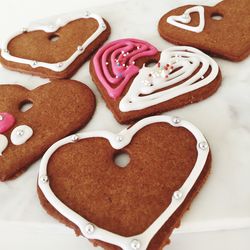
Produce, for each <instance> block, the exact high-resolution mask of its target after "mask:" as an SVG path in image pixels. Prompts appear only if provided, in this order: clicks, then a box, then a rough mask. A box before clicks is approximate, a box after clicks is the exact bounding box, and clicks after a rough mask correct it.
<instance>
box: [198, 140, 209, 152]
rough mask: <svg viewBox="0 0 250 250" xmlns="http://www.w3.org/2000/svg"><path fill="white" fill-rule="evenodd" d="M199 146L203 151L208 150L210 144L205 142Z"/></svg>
mask: <svg viewBox="0 0 250 250" xmlns="http://www.w3.org/2000/svg"><path fill="white" fill-rule="evenodd" d="M198 146H199V148H200V149H202V150H206V149H208V144H207V142H205V141H202V142H200V143H199V144H198Z"/></svg>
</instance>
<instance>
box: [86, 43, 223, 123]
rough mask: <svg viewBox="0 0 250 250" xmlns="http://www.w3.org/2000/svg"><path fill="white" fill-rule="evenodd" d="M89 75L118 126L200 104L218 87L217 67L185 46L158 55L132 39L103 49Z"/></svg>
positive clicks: (144, 44)
mask: <svg viewBox="0 0 250 250" xmlns="http://www.w3.org/2000/svg"><path fill="white" fill-rule="evenodd" d="M152 62H154V64H153V63H152ZM90 73H91V75H92V79H93V81H94V82H95V84H96V85H97V87H98V89H99V90H100V92H101V94H102V96H103V98H104V100H105V101H106V103H107V105H108V107H109V108H110V109H111V111H112V112H113V114H114V116H115V117H116V119H117V120H118V121H119V122H120V123H129V122H131V121H134V120H138V119H140V118H143V117H145V116H149V115H152V114H158V113H160V112H164V111H169V110H171V109H175V108H179V107H182V106H185V105H187V104H190V103H194V102H198V101H201V100H203V99H205V98H207V97H208V96H210V95H212V94H213V93H214V92H215V91H216V90H217V89H218V87H219V86H220V83H221V73H220V70H219V67H218V65H217V63H216V62H215V61H214V60H213V59H212V58H210V57H209V56H207V55H206V54H204V53H203V52H201V51H199V50H197V49H195V48H192V47H187V46H186V47H184V46H179V47H172V48H168V49H166V50H164V51H162V52H158V51H157V49H156V48H155V47H154V46H152V45H151V44H149V43H147V42H144V41H141V40H138V39H122V40H117V41H114V42H111V43H108V44H106V45H104V46H103V47H102V48H101V49H99V50H98V52H97V53H96V54H95V56H94V57H93V59H92V61H91V63H90Z"/></svg>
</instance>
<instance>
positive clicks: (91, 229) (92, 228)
mask: <svg viewBox="0 0 250 250" xmlns="http://www.w3.org/2000/svg"><path fill="white" fill-rule="evenodd" d="M94 231H95V226H94V225H93V224H91V223H88V224H87V225H86V226H85V232H86V233H87V234H92V233H94Z"/></svg>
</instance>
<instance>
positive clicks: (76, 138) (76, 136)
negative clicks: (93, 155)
mask: <svg viewBox="0 0 250 250" xmlns="http://www.w3.org/2000/svg"><path fill="white" fill-rule="evenodd" d="M71 141H72V142H77V141H79V136H78V135H72V137H71Z"/></svg>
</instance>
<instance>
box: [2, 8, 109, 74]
mask: <svg viewBox="0 0 250 250" xmlns="http://www.w3.org/2000/svg"><path fill="white" fill-rule="evenodd" d="M109 35H110V26H109V24H108V23H107V22H106V21H105V20H103V19H102V17H100V16H98V15H96V14H94V13H90V12H88V11H85V12H84V11H82V12H76V13H68V14H63V15H58V16H55V17H51V18H47V19H44V20H39V21H37V22H34V23H31V24H30V25H29V26H28V27H25V28H23V29H21V30H20V31H18V32H15V33H13V34H11V35H10V36H9V37H7V38H6V39H5V40H4V41H3V43H2V49H1V57H0V60H1V63H2V64H3V66H5V67H6V68H8V69H11V70H15V71H20V72H24V73H29V74H32V75H38V76H41V77H46V78H69V77H71V76H72V75H73V74H74V73H75V72H76V71H77V69H78V68H79V67H80V66H81V65H82V64H83V63H84V62H85V61H86V60H87V59H88V58H89V56H90V55H91V54H92V53H93V52H94V51H95V50H96V49H97V48H98V47H99V46H101V44H102V43H103V42H104V41H106V40H107V39H108V37H109Z"/></svg>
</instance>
